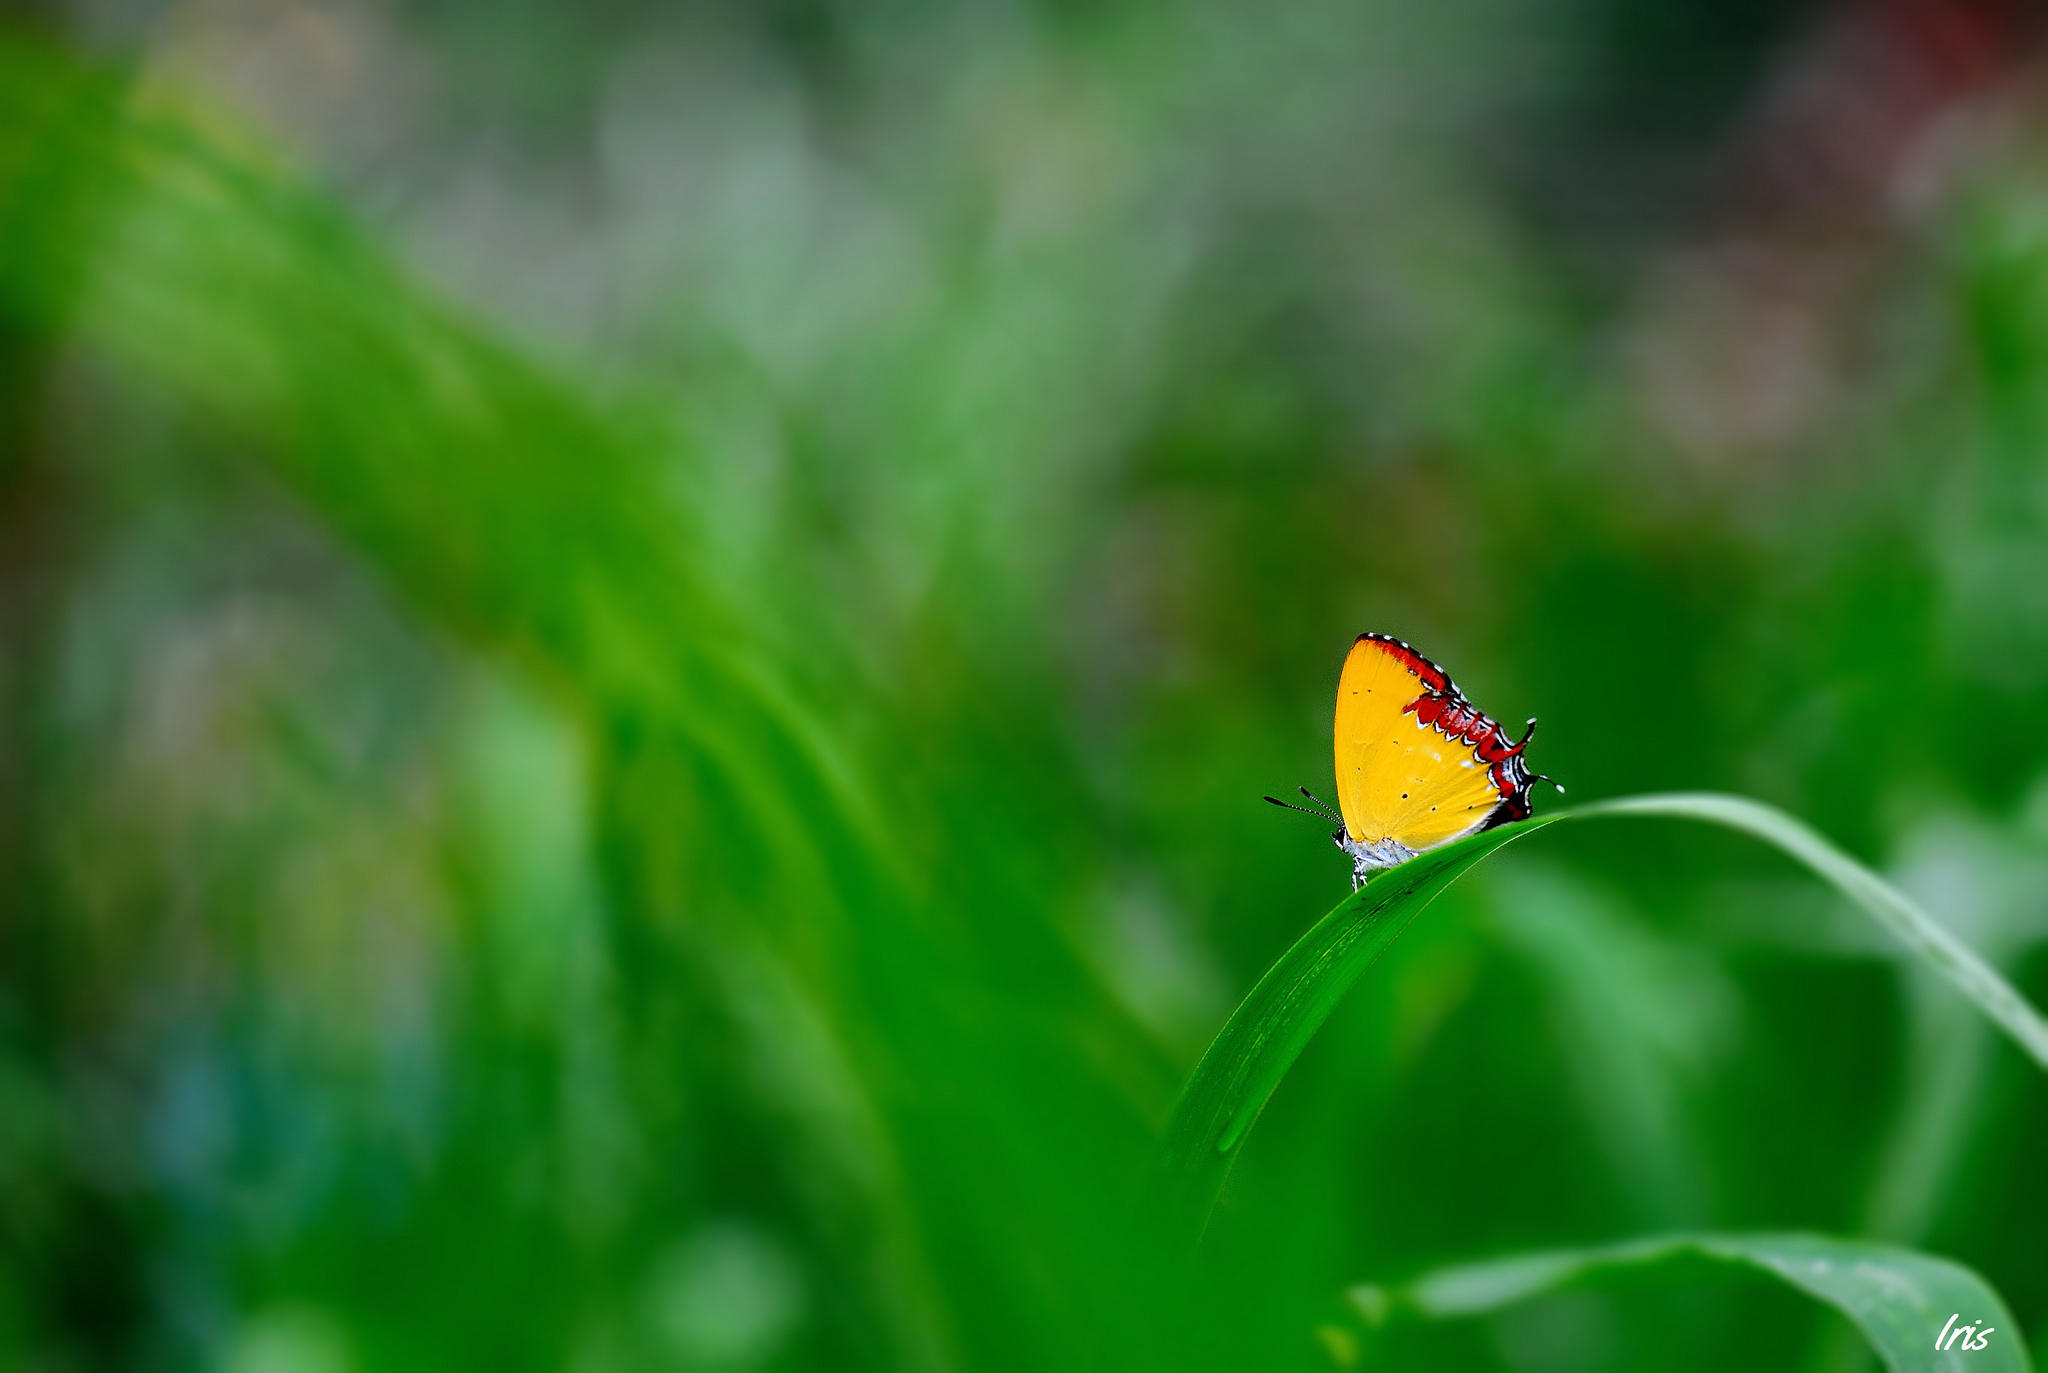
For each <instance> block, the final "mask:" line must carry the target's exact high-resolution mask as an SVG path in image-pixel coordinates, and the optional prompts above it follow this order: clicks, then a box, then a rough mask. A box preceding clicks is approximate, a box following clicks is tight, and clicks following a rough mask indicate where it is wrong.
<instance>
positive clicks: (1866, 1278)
mask: <svg viewBox="0 0 2048 1373" xmlns="http://www.w3.org/2000/svg"><path fill="white" fill-rule="evenodd" d="M1685 1259H1706V1260H1710V1261H1712V1262H1715V1263H1723V1264H1731V1265H1736V1266H1739V1267H1743V1268H1748V1269H1751V1270H1753V1271H1755V1272H1758V1273H1763V1274H1765V1275H1767V1276H1769V1277H1773V1278H1776V1279H1777V1280H1778V1281H1780V1282H1783V1283H1785V1284H1787V1285H1788V1286H1791V1287H1794V1288H1797V1289H1798V1290H1800V1291H1802V1292H1804V1293H1806V1294H1807V1295H1808V1296H1810V1297H1812V1298H1814V1299H1815V1300H1816V1301H1822V1302H1826V1303H1827V1304H1828V1305H1829V1306H1832V1307H1833V1308H1835V1310H1837V1311H1839V1312H1841V1313H1842V1314H1843V1315H1844V1316H1846V1317H1848V1318H1849V1320H1850V1321H1851V1322H1853V1323H1854V1324H1855V1326H1856V1328H1857V1329H1858V1330H1860V1331H1861V1332H1862V1333H1863V1336H1864V1338H1865V1339H1867V1340H1869V1341H1870V1345H1871V1348H1872V1349H1874V1350H1875V1351H1876V1352H1877V1353H1878V1355H1879V1356H1880V1357H1882V1358H1883V1359H1884V1365H1885V1367H1886V1368H1888V1369H1891V1370H1893V1373H1923V1371H1924V1370H1926V1371H1931V1370H1944V1369H1945V1370H1957V1373H1960V1370H1962V1369H1972V1368H1975V1369H1982V1368H1992V1369H2007V1370H2011V1373H2028V1370H2030V1369H2031V1368H2032V1367H2033V1364H2032V1363H2031V1362H2030V1361H2029V1360H2028V1358H2027V1350H2026V1346H2025V1345H2024V1344H2022V1343H2021V1342H2020V1341H2018V1340H2015V1339H2005V1340H2000V1339H1997V1338H1996V1337H1997V1336H1998V1335H2010V1334H2012V1333H2013V1331H2014V1322H2013V1318H2012V1313H2011V1312H2010V1311H2008V1310H2006V1307H2005V1303H2004V1302H2002V1301H2000V1300H1999V1298H1998V1293H1996V1292H1995V1291H1993V1290H1992V1289H1991V1288H1990V1286H1989V1285H1987V1284H1986V1283H1985V1281H1984V1279H1982V1278H1981V1277H1979V1276H1977V1274H1975V1273H1973V1272H1971V1271H1970V1270H1969V1269H1968V1268H1965V1267H1963V1266H1962V1265H1961V1264H1957V1263H1950V1262H1949V1261H1948V1260H1946V1259H1937V1258H1933V1257H1930V1256H1929V1255H1926V1254H1916V1253H1913V1252H1912V1251H1910V1250H1904V1249H1895V1248H1892V1247H1890V1246H1887V1245H1881V1244H1864V1243H1857V1242H1855V1241H1849V1240H1838V1239H1829V1238H1827V1237H1825V1236H1821V1235H1761V1234H1760V1235H1660V1236H1657V1237H1655V1238H1653V1239H1643V1240H1631V1241H1628V1242H1626V1243H1623V1244H1609V1245H1602V1246H1600V1247H1599V1248H1595V1249H1563V1250H1553V1251H1551V1252H1548V1253H1541V1254H1519V1255H1516V1256H1514V1257H1512V1258H1503V1259H1493V1260H1489V1261H1488V1262H1485V1263H1473V1264H1465V1265H1462V1266H1460V1267H1457V1268H1444V1269H1438V1270H1437V1271H1435V1272H1432V1273H1426V1274H1424V1275H1422V1276H1421V1277H1418V1278H1416V1279H1414V1280H1413V1281H1412V1282H1409V1283H1406V1284H1404V1285H1402V1286H1400V1287H1396V1288H1392V1289H1388V1288H1382V1287H1373V1286H1358V1287H1354V1288H1352V1289H1351V1291H1350V1293H1349V1297H1350V1301H1351V1305H1352V1307H1353V1308H1354V1309H1355V1310H1356V1311H1357V1312H1358V1314H1359V1315H1361V1316H1362V1317H1364V1318H1365V1320H1366V1321H1367V1322H1369V1323H1370V1324H1372V1325H1374V1326H1378V1325H1382V1324H1385V1323H1386V1322H1387V1321H1388V1320H1391V1319H1421V1320H1438V1321H1441V1320H1459V1319H1469V1318H1471V1317H1474V1316H1479V1315H1484V1314H1486V1313H1488V1312H1492V1311H1498V1310H1500V1309H1502V1308H1503V1307H1507V1306H1512V1305H1514V1304H1516V1303H1519V1302H1526V1301H1530V1300H1533V1299H1535V1298H1538V1297H1542V1296H1545V1295H1547V1294H1550V1293H1553V1292H1557V1291H1560V1290H1563V1289H1565V1288H1568V1287H1571V1286H1573V1285H1576V1284H1580V1283H1584V1282H1587V1281H1598V1280H1600V1279H1602V1278H1605V1277H1609V1276H1611V1275H1625V1274H1629V1273H1632V1272H1633V1271H1635V1270H1642V1269H1649V1270H1655V1271H1656V1272H1658V1273H1660V1274H1661V1273H1668V1272H1670V1270H1672V1269H1673V1268H1678V1269H1682V1268H1683V1267H1684V1265H1683V1264H1682V1263H1674V1261H1675V1260H1685ZM1666 1280H1667V1281H1670V1280H1673V1279H1672V1278H1668V1277H1667V1278H1666ZM1944 1312H1946V1313H1947V1314H1946V1315H1944V1314H1943V1313H1944ZM1963 1313H1968V1314H1967V1315H1964V1314H1963ZM1959 1325H1967V1326H1968V1327H1969V1332H1968V1335H1967V1336H1965V1337H1963V1339H1962V1340H1961V1341H1958V1340H1957V1339H1956V1337H1955V1335H1954V1334H1952V1333H1951V1330H1952V1328H1953V1327H1955V1326H1959ZM1930 1330H1932V1331H1935V1332H1936V1335H1935V1338H1934V1339H1929V1338H1928V1331H1930ZM1943 1335H1949V1336H1950V1338H1949V1339H1947V1340H1943V1339H1942V1338H1941V1337H1942V1336H1943ZM1980 1336H1981V1337H1982V1338H1983V1340H1984V1344H1983V1347H1982V1348H1981V1349H1979V1350H1977V1351H1976V1353H1975V1354H1970V1353H1965V1352H1963V1349H1962V1344H1964V1343H1970V1342H1973V1341H1975V1340H1976V1339H1977V1338H1978V1337H1980ZM1941 1344H1948V1345H1950V1346H1951V1347H1949V1348H1947V1349H1943V1348H1941V1347H1940V1345H1941ZM1978 1355H1981V1356H1982V1357H1978Z"/></svg>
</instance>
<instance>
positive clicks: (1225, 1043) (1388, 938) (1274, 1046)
mask: <svg viewBox="0 0 2048 1373" xmlns="http://www.w3.org/2000/svg"><path fill="white" fill-rule="evenodd" d="M1561 818H1562V817H1560V816H1552V817H1548V818H1546V819H1544V820H1537V821H1530V822H1527V823H1524V824H1520V825H1504V826H1502V827H1500V828H1498V829H1491V830H1487V831H1485V832H1483V833H1480V834H1475V835H1473V836H1471V837H1470V838H1468V839H1461V840H1459V841H1458V842H1456V843H1454V844H1446V845H1445V846H1444V847H1442V848H1440V849H1432V850H1430V851H1429V852H1428V853H1425V854H1423V855H1421V856H1420V857H1418V858H1414V859H1411V860H1409V861H1408V862H1406V863H1403V864H1402V865H1401V866H1400V867H1398V868H1390V869H1388V870H1387V871H1385V872H1381V873H1378V874H1375V875H1374V876H1373V878H1372V879H1371V880H1370V881H1368V882H1367V883H1366V884H1365V886H1364V887H1363V888H1361V889H1360V890H1358V891H1355V892H1353V893H1352V894H1351V895H1350V896H1349V897H1348V898H1346V899H1345V900H1344V901H1343V902H1342V903H1341V904H1340V905H1338V907H1337V908H1336V909H1335V910H1333V911H1331V912H1330V913H1329V914H1328V915H1326V916H1324V917H1323V918H1322V919H1321V920H1320V921H1318V922H1316V926H1315V928H1314V929H1311V930H1310V931H1309V932H1308V933H1307V934H1305V935H1303V936H1302V937H1301V938H1300V939H1299V940H1297V941H1296V942H1295V945H1294V947H1293V948H1291V949H1289V950H1288V951H1287V952H1286V953H1284V954H1282V955H1281V956H1280V961H1279V962H1277V963H1275V964H1274V965H1273V966H1272V967H1271V968H1269V969H1268V970H1267V972H1266V975H1265V976H1264V977H1262V978H1260V979H1259V984H1258V986H1256V987H1254V988H1252V991H1251V994H1250V995H1249V996H1247V997H1245V999H1244V1000H1243V1001H1242V1002H1241V1003H1239V1005H1238V1008H1237V1009H1236V1010H1235V1011H1234V1012H1232V1013H1231V1017H1230V1020H1229V1022H1228V1023H1226V1024H1225V1025H1224V1027H1223V1029H1222V1030H1221V1031H1220V1032H1218V1034H1217V1036H1216V1038H1215V1039H1214V1040H1212V1041H1211V1042H1210V1044H1209V1048H1208V1051H1207V1052H1206V1053H1204V1054H1203V1055H1202V1061H1201V1063H1200V1064H1198V1065H1197V1066H1196V1068H1195V1072H1194V1076H1192V1077H1191V1078H1189V1080H1188V1085H1187V1087H1186V1089H1185V1090H1184V1091H1183V1092H1182V1094H1181V1099H1180V1102H1179V1104H1178V1105H1176V1106H1175V1107H1174V1112H1173V1117H1172V1119H1171V1120H1169V1121H1168V1122H1167V1127H1166V1138H1165V1140H1164V1141H1163V1142H1162V1144H1161V1148H1160V1153H1159V1155H1158V1157H1157V1159H1156V1161H1155V1166H1154V1169H1153V1174H1152V1178H1151V1181H1150V1189H1149V1193H1148V1196H1147V1198H1146V1211H1147V1213H1148V1219H1149V1221H1150V1223H1151V1224H1152V1225H1153V1226H1154V1227H1155V1233H1156V1235H1157V1236H1158V1238H1159V1239H1160V1240H1161V1241H1162V1242H1163V1243H1165V1244H1166V1245H1168V1246H1169V1248H1170V1249H1180V1250H1185V1249H1186V1248H1189V1247H1192V1245H1193V1244H1194V1242H1195V1241H1196V1240H1198V1239H1200V1238H1201V1232H1202V1230H1203V1228H1204V1226H1206V1225H1207V1223H1208V1218H1209V1209H1210V1207H1211V1205H1213V1204H1214V1202H1215V1199H1216V1193H1217V1191H1218V1190H1219V1189H1220V1188H1221V1187H1222V1185H1223V1179H1224V1176H1225V1175H1226V1174H1227V1173H1228V1172H1229V1171H1230V1164H1231V1161H1232V1159H1233V1157H1234V1156H1235V1151H1236V1148H1237V1145H1238V1144H1239V1143H1240V1142H1241V1141H1242V1140H1243V1139H1244V1137H1245V1134H1246V1132H1248V1131H1249V1130H1250V1129H1251V1127H1252V1123H1253V1122H1254V1121H1256V1120H1257V1119H1258V1116H1259V1112H1260V1110H1261V1109H1263V1108H1264V1106H1265V1104H1266V1099H1267V1098H1268V1097H1270V1096H1271V1095H1272V1094H1273V1089H1274V1088H1275V1087H1277V1086H1279V1085H1280V1079H1281V1078H1283V1077H1285V1076H1286V1075H1287V1070H1288V1068H1289V1067H1291V1066H1292V1065H1293V1063H1294V1060H1295V1058H1296V1056H1298V1055H1299V1054H1300V1053H1301V1051H1302V1048H1303V1047H1304V1046H1305V1045H1307V1043H1308V1041H1309V1039H1310V1038H1311V1037H1313V1036H1314V1034H1315V1032H1316V1030H1317V1028H1318V1027H1319V1026H1321V1025H1322V1023H1323V1021H1324V1020H1325V1019H1326V1018H1328V1016H1329V1014H1330V1012H1331V1011H1332V1010H1333V1009H1335V1007H1336V1005H1337V1002H1338V1001H1339V1000H1340V999H1341V998H1342V997H1343V995H1344V993H1345V992H1346V991H1347V990H1348V989H1349V988H1350V986H1351V984H1352V982H1353V981H1355V980H1356V979H1357V977H1358V975H1359V974H1360V973H1362V972H1364V971H1365V969H1366V968H1367V967H1369V966H1370V965H1371V964H1372V962H1373V960H1374V959H1376V958H1378V957H1379V956H1380V954H1382V953H1384V952H1385V951H1386V949H1387V946H1388V945H1390V944H1392V943H1393V942H1394V940H1395V939H1397V938H1399V937H1400V934H1401V932H1402V931H1403V930H1405V929H1407V928H1408V923H1409V922H1410V921H1411V920H1413V919H1414V918H1415V917H1416V915H1417V914H1419V913H1420V912H1421V910H1422V908H1423V907H1424V906H1427V905H1428V904H1429V903H1430V902H1431V901H1433V900H1435V899H1436V897H1437V894H1438V893H1440V892H1441V891H1443V889H1444V888H1446V887H1448V886H1450V884H1451V883H1452V882H1454V881H1456V880H1457V879H1458V878H1459V877H1461V876H1462V875H1464V873H1465V872H1466V871H1468V870H1469V869H1470V868H1471V867H1472V866H1473V865H1474V864H1475V863H1477V862H1479V860H1480V859H1482V858H1485V857H1486V856H1487V855H1488V854H1490V853H1492V852H1494V851H1495V850H1496V849H1499V848H1500V847H1501V846H1503V845H1505V844H1508V843H1510V842H1512V841H1514V840H1516V839H1519V838H1520V837H1522V836H1523V835H1525V834H1528V833H1530V832H1531V831H1533V830H1536V829H1539V828H1541V827H1542V826H1543V825H1546V824H1550V823H1554V822H1555V821H1556V820H1558V819H1561Z"/></svg>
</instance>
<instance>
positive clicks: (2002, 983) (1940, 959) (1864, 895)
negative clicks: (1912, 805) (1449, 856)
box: [1571, 792, 2048, 1068]
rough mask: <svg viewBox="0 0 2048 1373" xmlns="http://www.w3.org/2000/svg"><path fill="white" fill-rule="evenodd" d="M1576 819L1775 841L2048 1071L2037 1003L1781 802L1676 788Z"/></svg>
mask: <svg viewBox="0 0 2048 1373" xmlns="http://www.w3.org/2000/svg"><path fill="white" fill-rule="evenodd" d="M1571 814H1572V815H1574V816H1584V817H1588V818H1591V817H1597V816H1603V815H1666V816H1673V817H1676V818H1680V819H1686V820H1705V821H1709V822H1711V823H1713V824H1717V825H1724V826H1726V827H1728V828H1729V829H1734V830H1741V831H1742V832H1743V833H1745V834H1750V835H1754V836H1755V837H1757V838H1758V839H1761V840H1763V841H1764V842H1765V843H1768V844H1774V845H1776V846H1777V847H1778V848H1780V849H1782V850H1784V852H1786V853H1787V854H1789V855H1791V856H1792V857H1793V858H1796V859H1798V860H1799V861H1800V862H1801V863H1804V864H1805V865H1806V866H1807V867H1809V868H1811V869H1813V871H1814V872H1815V873H1817V874H1819V875H1820V876H1821V877H1823V878H1825V879H1827V881H1828V882H1829V883H1831V884H1832V885H1833V886H1834V887H1835V888H1836V890H1838V891H1840V892H1841V893H1842V894H1843V895H1844V896H1846V897H1848V898H1849V899H1850V900H1851V901H1853V902H1855V903H1856V905H1857V906H1858V907H1860V908H1861V909H1862V910H1863V911H1864V912H1866V913H1867V914H1868V915H1869V916H1870V917H1871V918H1872V919H1874V920H1876V921H1877V923H1878V924H1880V925H1883V926H1884V927H1885V928H1886V929H1888V930H1890V931H1891V932H1892V933H1893V934H1894V935H1896V936H1897V937H1898V939H1899V941H1900V942H1901V943H1903V944H1904V945H1905V946H1906V948H1907V949H1908V950H1909V951H1910V952H1911V953H1912V954H1913V955H1914V956H1916V957H1917V958H1919V959H1920V960H1921V961H1922V962H1924V963H1926V964H1927V966H1928V967H1930V968H1932V969H1933V970H1934V971H1935V972H1937V973H1939V974H1940V975H1941V976H1942V977H1944V978H1946V979H1947V980H1948V982H1949V983H1950V985H1952V986H1954V987H1955V988H1956V990H1957V991H1960V992H1961V993H1962V994H1963V995H1964V996H1966V997H1968V998H1969V999H1970V1000H1971V1001H1972V1002H1974V1003H1976V1005H1977V1007H1978V1009H1980V1010H1982V1011H1983V1012H1984V1014H1985V1015H1987V1016H1989V1017H1990V1018H1991V1019H1992V1021H1993V1022H1995V1023H1996V1024H1997V1025H1998V1026H1999V1027H2000V1028H2001V1029H2003V1030H2004V1031H2005V1032H2006V1033H2007V1034H2009V1035H2011V1036H2012V1037H2013V1040H2014V1041H2015V1042H2016V1043H2018V1044H2019V1046H2020V1047H2021V1048H2022V1049H2025V1050H2026V1051H2027V1053H2028V1054H2029V1055H2031V1056H2032V1057H2033V1059H2034V1061H2035V1062H2036V1063H2038V1064H2040V1065H2041V1066H2042V1067H2043V1068H2048V1020H2044V1019H2043V1018H2042V1016H2041V1013H2040V1012H2039V1011H2037V1010H2035V1009H2034V1008H2033V1006H2031V1005H2029V1004H2028V1002H2027V1000H2026V998H2025V997H2023V996H2021V995H2020V993H2019V991H2018V990H2017V989H2015V988H2014V987H2013V985H2012V984H2011V983H2010V982H2008V981H2006V980H2005V979H2004V978H2003V977H2001V976H2000V975H1999V974H1998V972H1997V970H1996V969H1994V968H1992V967H1991V965H1990V964H1988V963H1986V962H1985V961H1984V960H1983V959H1982V958H1979V957H1978V956H1977V955H1976V954H1975V953H1974V952H1973V951H1971V949H1970V948H1969V947H1968V946H1967V945H1965V944H1964V943H1963V942H1962V941H1961V940H1959V939H1957V938H1956V937H1955V936H1954V935H1953V934H1951V933H1949V932H1948V930H1946V929H1945V928H1943V927H1942V926H1941V925H1940V924H1938V923H1936V922H1935V920H1934V919H1933V918H1932V917H1931V916H1929V915H1928V914H1927V913H1926V912H1925V911H1923V910H1921V909H1920V907H1919V906H1917V905H1915V904H1914V903H1913V901H1912V900H1911V899H1910V898H1908V897H1907V896H1906V894H1905V893H1904V892H1901V891H1900V890H1899V889H1898V888H1897V887H1894V886H1893V885H1892V884H1891V883H1889V882H1887V881H1885V880H1884V879H1883V878H1882V877H1879V876H1878V875H1877V874H1876V873H1874V872H1872V871H1871V870H1870V869H1868V868H1866V867H1864V866H1863V865H1862V864H1861V863H1858V862H1857V861H1856V860H1855V859H1853V858H1851V857H1849V856H1848V855H1847V854H1845V853H1843V852H1842V851H1841V850H1840V849H1838V848H1836V847H1835V846H1834V845H1833V844H1830V843H1829V842H1828V841H1827V840H1826V839H1823V838H1822V837H1821V836H1820V835H1818V834H1816V833H1815V832H1814V831H1813V830H1812V828H1811V827H1809V826H1807V825H1805V824H1803V823H1801V822H1800V821H1798V820H1795V819H1794V818H1793V817H1791V816H1789V815H1787V814H1786V813H1785V812H1783V811H1781V810H1778V809H1777V808H1776V807H1773V806H1767V805H1764V804H1763V803H1762V802H1760V801H1751V800H1748V799H1747V798H1745V797H1741V796H1725V795H1721V794H1719V793H1715V792H1669V793H1662V794H1658V795H1652V796H1629V797H1623V798H1622V799H1620V800H1615V801H1602V802H1598V803H1597V804H1594V805H1590V806H1584V807H1581V808H1579V809H1578V810H1576V811H1573V812H1571Z"/></svg>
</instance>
